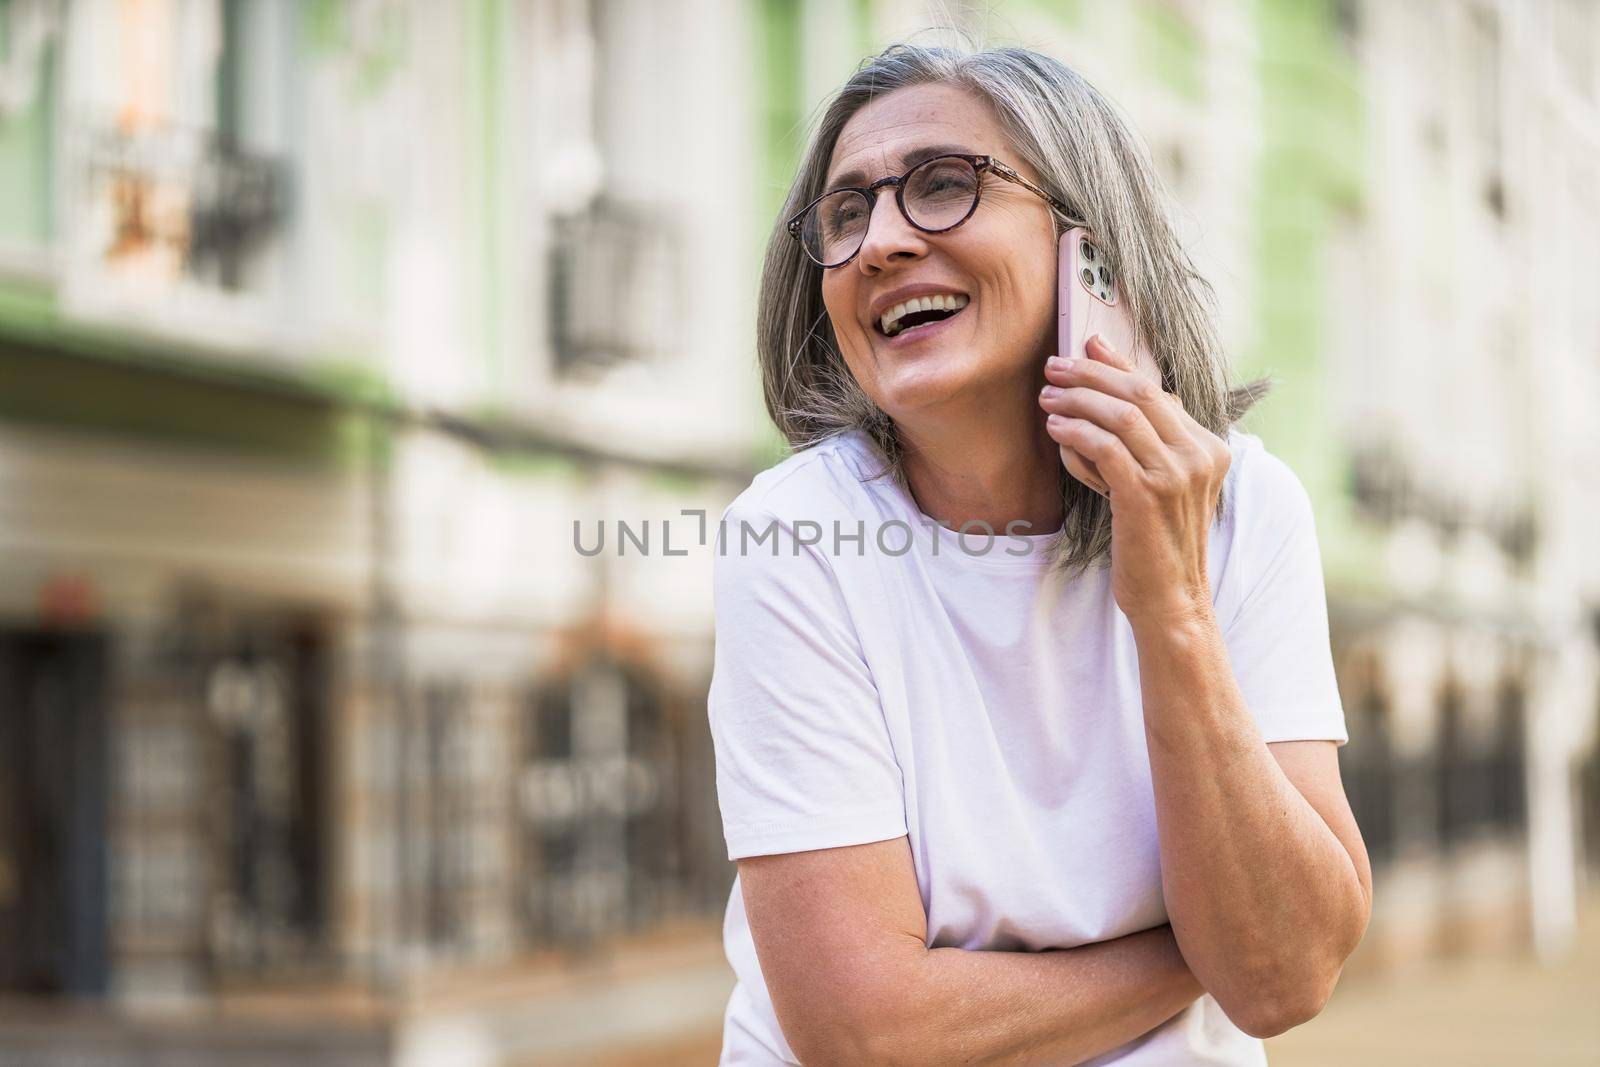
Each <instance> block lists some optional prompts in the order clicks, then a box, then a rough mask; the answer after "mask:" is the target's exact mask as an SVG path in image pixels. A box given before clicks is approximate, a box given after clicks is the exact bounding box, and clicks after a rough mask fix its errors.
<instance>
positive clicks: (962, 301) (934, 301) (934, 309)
mask: <svg viewBox="0 0 1600 1067" xmlns="http://www.w3.org/2000/svg"><path fill="white" fill-rule="evenodd" d="M970 302H971V301H970V299H969V298H968V297H966V296H964V295H962V294H960V293H940V294H938V295H935V296H922V297H913V298H912V299H910V300H907V301H905V302H903V303H900V304H897V305H895V306H894V307H892V308H890V309H889V310H888V311H886V312H884V313H883V315H881V316H880V317H879V318H878V321H877V322H875V323H874V324H873V325H874V327H876V329H877V331H878V332H879V333H881V334H883V335H884V336H885V337H898V336H899V335H901V334H903V333H909V332H911V331H912V330H915V329H917V328H919V327H922V326H930V325H932V324H933V323H935V322H943V321H944V320H945V319H948V318H951V317H952V316H955V315H958V314H960V313H961V310H962V309H963V308H965V307H966V306H967V304H968V303H970Z"/></svg>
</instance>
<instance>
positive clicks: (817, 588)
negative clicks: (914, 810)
mask: <svg viewBox="0 0 1600 1067" xmlns="http://www.w3.org/2000/svg"><path fill="white" fill-rule="evenodd" d="M741 524H744V528H745V529H748V530H749V533H748V534H746V533H744V532H743V529H742V528H741ZM769 528H770V529H771V531H772V533H771V534H770V535H769V536H767V537H766V538H765V540H761V541H758V540H757V538H758V537H759V536H761V535H763V534H766V533H767V531H768V530H769ZM720 531H721V532H720V534H719V538H718V541H717V547H716V555H715V557H714V560H713V598H714V600H713V602H714V610H715V615H716V651H715V656H714V662H713V667H712V677H711V689H710V694H709V697H708V701H707V712H708V715H709V718H710V722H711V738H712V743H713V746H714V749H715V754H716V770H717V802H718V804H719V806H720V807H721V809H722V826H723V834H724V836H725V837H726V839H727V845H728V858H729V859H740V858H741V857H744V856H759V855H768V854H772V853H778V852H803V851H807V850H809V849H818V848H834V847H838V846H841V845H857V844H865V843H867V842H869V841H885V840H889V839H892V838H895V837H899V836H901V835H902V834H904V833H905V832H906V821H905V794H904V787H903V784H902V779H901V774H900V765H899V763H898V762H896V760H895V756H894V751H893V747H892V745H891V742H890V739H889V731H888V727H887V725H886V723H885V720H884V715H883V709H882V706H881V704H880V702H879V699H878V691H877V688H876V686H875V685H874V684H873V679H872V672H871V670H870V669H869V668H868V666H867V663H866V660H865V657H864V655H863V653H862V648H861V644H860V641H859V640H858V638H857V635H856V631H855V627H854V624H853V623H852V621H851V619H850V616H849V613H848V610H847V608H846V606H845V602H844V598H843V595H842V594H841V592H840V590H839V586H838V580H837V578H836V576H835V574H834V572H833V568H832V567H831V566H830V565H829V564H828V562H827V560H826V559H825V558H824V557H823V556H822V555H821V554H820V553H819V552H817V551H816V550H815V549H814V548H812V547H810V546H808V545H804V544H800V543H798V542H797V541H796V538H795V535H794V531H793V530H792V528H791V527H790V526H789V525H788V524H787V523H785V522H781V521H779V520H777V519H776V518H774V517H772V516H770V515H766V514H763V513H760V512H758V511H753V510H744V509H742V508H741V507H740V506H739V505H737V504H735V505H734V506H731V507H730V508H729V509H728V510H727V511H726V512H725V513H724V515H723V522H722V526H721V528H720Z"/></svg>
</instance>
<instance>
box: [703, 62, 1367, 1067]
mask: <svg viewBox="0 0 1600 1067" xmlns="http://www.w3.org/2000/svg"><path fill="white" fill-rule="evenodd" d="M963 159H964V160H965V162H963ZM918 164H922V165H923V166H922V167H921V169H917V170H913V168H916V167H917V165H918ZM963 167H966V168H968V169H963ZM930 172H934V174H935V177H934V178H930V177H929V175H930ZM896 176H903V179H904V180H903V181H891V180H890V179H892V178H895V177H896ZM847 188H854V189H860V190H862V191H861V192H857V193H843V192H839V190H843V189H847ZM963 197H966V198H967V200H966V201H965V202H961V201H962V198H963ZM952 203H953V204H954V206H953V207H952ZM823 212H826V214H823ZM957 215H960V216H961V217H960V219H959V220H957V221H955V222H954V223H952V222H951V220H952V219H955V218H956V216H957ZM784 218H785V220H788V223H789V224H788V225H785V226H783V227H780V228H779V229H778V230H777V232H775V234H774V236H773V240H772V243H771V245H770V246H769V249H768V253H767V260H766V265H765V270H764V274H763V278H762V291H761V301H760V316H759V319H760V335H761V336H760V346H761V354H762V366H763V373H764V376H765V383H766V399H767V405H768V409H769V411H770V412H771V414H772V416H773V418H774V419H775V420H776V421H777V424H778V426H779V427H780V429H781V430H782V431H783V433H784V434H785V435H786V437H787V438H788V439H789V441H790V442H791V443H792V444H793V445H794V446H795V447H796V449H797V451H796V453H795V454H794V455H792V456H791V457H790V458H788V459H787V460H785V461H784V462H782V463H780V464H778V465H777V466H776V467H774V468H772V469H771V470H768V471H765V472H763V473H762V474H760V475H758V476H757V477H756V478H755V480H754V481H753V483H752V484H751V486H750V487H749V488H748V489H747V490H746V491H745V492H743V493H741V494H740V495H739V497H738V498H737V499H736V500H735V501H734V502H733V503H732V504H731V505H730V506H729V508H728V510H727V512H726V513H725V514H724V516H723V526H722V528H721V537H720V538H719V542H718V554H717V556H716V558H715V571H716V575H715V600H716V626H717V635H716V636H717V645H716V661H715V668H714V674H713V680H712V686H711V693H710V701H709V712H710V718H711V727H712V733H713V739H714V741H715V745H716V756H717V789H718V797H719V802H720V804H721V807H722V815H723V823H724V830H725V834H726V837H727V842H728V852H729V857H730V858H731V859H734V860H737V861H738V877H737V878H736V880H735V883H734V886H733V892H732V894H731V896H730V898H729V901H728V909H727V916H726V920H725V924H724V936H725V941H726V948H727V952H728V957H729V961H730V962H731V964H732V965H733V967H734V970H735V972H736V974H737V976H738V984H737V986H736V988H735V990H734V993H733V996H732V998H731V999H730V1002H729V1005H728V1010H727V1016H726V1020H725V1034H724V1045H723V1051H722V1061H721V1062H722V1063H724V1064H780V1063H795V1062H804V1063H809V1064H829V1065H833V1064H901V1063H904V1064H943V1063H986V1064H1001V1063H1004V1064H1013V1063H1015V1064H1021V1063H1038V1064H1065V1063H1079V1062H1085V1061H1089V1062H1094V1063H1112V1062H1115V1063H1119V1064H1185V1063H1221V1064H1247V1063H1255V1064H1259V1063H1263V1062H1265V1055H1264V1051H1263V1046H1262V1043H1261V1040H1260V1039H1261V1038H1262V1037H1266V1036H1270V1035H1273V1034H1276V1033H1279V1032H1281V1031H1283V1030H1286V1029H1288V1028H1289V1027H1292V1026H1295V1025H1297V1024H1299V1023H1301V1022H1303V1021H1305V1020H1306V1019H1309V1018H1311V1017H1312V1016H1314V1015H1315V1014H1316V1013H1317V1012H1318V1011H1319V1010H1320V1009H1321V1007H1322V1005H1323V1004H1324V1002H1325V1001H1326V999H1327V997H1328V995H1329V993H1330V991H1331V990H1332V988H1333V985H1334V982H1335V981H1336V979H1337V977H1338V975H1339V972H1340V968H1341V967H1342V965H1343V963H1344V960H1345V958H1346V957H1347V956H1348V955H1349V953H1350V952H1351V950H1352V949H1353V948H1354V947H1355V945H1356V944H1357V942H1358V941H1359V940H1360V938H1361V935H1362V933H1363V931H1364V930H1365V928H1366V923H1367V918H1368V915H1369V913H1370V907H1371V889H1370V880H1371V876H1370V871H1369V867H1368V863H1367V858H1366V854H1365V850H1364V848H1363V846H1362V844H1361V839H1360V835H1359V833H1358V832H1357V830H1356V827H1355V823H1354V820H1353V819H1352V817H1351V814H1350V810H1349V806H1348V804H1347V802H1346V800H1345V797H1344V792H1343V788H1342V786H1341V784H1340V780H1339V770H1338V761H1337V752H1336V750H1337V746H1338V745H1339V744H1340V743H1342V742H1344V741H1345V740H1347V736H1346V733H1345V729H1344V720H1343V712H1342V709H1341V706H1340V703H1339V694H1338V690H1337V688H1336V686H1335V682H1334V674H1333V666H1332V659H1331V654H1330V650H1329V646H1328V630H1327V625H1328V624H1327V608H1326V602H1325V599H1324V588H1323V582H1322V576H1321V564H1320V557H1319V550H1318V545H1317V541H1316V533H1315V528H1314V525H1313V522H1312V514H1311V506H1310V502H1309V499H1308V497H1307V495H1306V493H1305V491H1304V489H1303V488H1302V487H1301V485H1300V483H1299V481H1298V480H1297V479H1296V477H1295V475H1294V474H1293V472H1292V471H1291V470H1290V469H1289V468H1288V467H1287V466H1286V465H1284V464H1283V463H1282V462H1281V461H1280V460H1278V459H1277V458H1275V457H1274V456H1272V455H1271V454H1270V453H1268V452H1267V451H1266V450H1265V449H1264V448H1263V447H1262V444H1261V442H1260V440H1259V439H1258V438H1256V437H1254V436H1253V435H1249V434H1244V433H1241V432H1239V431H1237V430H1235V429H1233V428H1232V423H1233V421H1234V420H1235V419H1237V418H1238V417H1239V416H1240V415H1241V414H1242V413H1243V411H1244V409H1245V408H1246V407H1248V405H1249V403H1250V401H1251V400H1252V399H1253V397H1254V396H1255V395H1256V393H1257V390H1256V386H1254V385H1252V386H1249V387H1243V388H1239V389H1233V390H1230V389H1229V387H1228V385H1227V372H1226V365H1225V363H1224V361H1223V357H1222V354H1221V352H1220V351H1219V350H1218V346H1217V343H1216V341H1215V338H1214V333H1213V329H1212V326H1211V322H1210V318H1209V313H1208V303H1207V300H1206V299H1205V297H1206V293H1207V290H1206V289H1205V286H1204V283H1203V282H1202V281H1201V280H1200V279H1199V278H1198V277H1197V275H1196V274H1195V272H1194V269H1193V267H1192V266H1191V264H1190V261H1189V259H1188V258H1187V256H1186V255H1185V253H1184V252H1183V251H1182V250H1181V249H1180V248H1179V246H1178V244H1177V242H1176V240H1175V238H1174V235H1173V232H1172V230H1171V228H1170V227H1169V225H1168V223H1167V222H1166V220H1165V218H1164V216H1163V213H1162V208H1161V201H1160V194H1159V186H1158V183H1157V180H1156V178H1155V177H1154V175H1153V172H1152V169H1151V166H1150V163H1149V161H1148V158H1147V156H1146V155H1145V154H1144V153H1143V151H1142V150H1140V149H1139V148H1138V147H1137V144H1136V142H1135V140H1134V138H1133V137H1132V135H1131V134H1130V133H1129V131H1128V130H1127V129H1126V128H1125V126H1124V125H1123V123H1122V122H1121V121H1120V119H1119V118H1118V117H1117V116H1116V114H1115V113H1114V111H1113V110H1112V108H1111V107H1110V106H1109V105H1108V104H1107V103H1106V101H1105V100H1104V99H1103V98H1102V97H1101V96H1100V95H1099V94H1098V93H1097V92H1096V91H1095V90H1094V89H1093V88H1092V87H1090V86H1089V85H1087V84H1086V83H1085V82H1084V81H1083V80H1082V79H1081V78H1080V77H1078V76H1077V75H1076V74H1074V73H1073V72H1072V71H1070V70H1068V69H1067V68H1065V67H1063V66H1062V65H1061V64H1059V63H1057V62H1056V61H1054V60H1052V59H1049V58H1047V57H1044V56H1041V55H1038V54H1035V53H1032V52H1028V51H1025V50H1021V49H1001V50H991V51H981V52H975V53H974V52H956V51H949V50H944V49H929V48H920V47H908V46H896V47H894V48H891V49H889V50H888V51H886V52H884V53H883V54H881V55H879V56H877V57H874V58H873V59H871V60H869V61H868V62H867V63H865V64H864V65H863V66H862V68H861V69H860V70H859V71H858V72H857V73H856V74H855V76H854V77H852V78H851V79H850V81H849V83H848V84H847V85H845V87H844V88H843V89H842V90H841V91H840V92H839V94H838V95H837V96H836V97H835V98H834V99H833V100H832V102H831V103H830V104H829V106H828V108H827V109H826V112H825V114H824V118H823V120H822V123H821V126H820V128H819V130H818V132H817V134H816V137H815V139H814V141H813V143H812V144H811V146H810V147H809V149H808V151H807V153H806V156H805V159H804V162H803V163H802V166H801V170H800V174H799V176H798V177H797V179H796V181H795V184H794V187H793V189H791V191H790V194H789V199H788V204H787V208H786V210H785V212H784ZM1075 225H1085V226H1087V227H1088V229H1089V230H1090V231H1091V232H1092V233H1093V234H1094V235H1096V237H1097V238H1098V239H1099V242H1100V244H1101V245H1102V247H1103V248H1104V249H1105V250H1106V253H1107V254H1108V256H1109V257H1110V258H1111V259H1112V261H1113V265H1114V266H1115V267H1116V269H1117V270H1118V272H1119V277H1120V283H1121V287H1122V288H1121V292H1122V298H1123V299H1124V300H1125V301H1127V303H1128V305H1129V306H1130V308H1131V310H1132V312H1133V314H1134V318H1135V321H1136V323H1137V325H1138V329H1139V332H1140V336H1141V338H1142V340H1143V341H1144V348H1146V349H1148V352H1149V353H1150V355H1149V356H1148V357H1147V359H1146V361H1145V362H1143V363H1136V362H1135V361H1133V360H1132V359H1130V358H1129V356H1128V354H1127V353H1122V352H1116V351H1112V350H1111V349H1110V348H1109V346H1107V345H1105V344H1104V343H1102V342H1100V341H1098V340H1096V341H1095V342H1093V343H1091V345H1090V346H1089V356H1090V358H1089V359H1087V360H1078V361H1076V365H1072V366H1068V365H1066V364H1062V363H1060V361H1057V360H1050V359H1049V357H1051V355H1052V353H1053V351H1054V347H1055V344H1054V341H1055V329H1056V322H1055V306H1056V247H1057V246H1056V242H1057V238H1058V236H1059V235H1060V234H1061V233H1063V232H1064V231H1065V230H1066V229H1067V228H1068V227H1070V226H1075ZM913 297H914V298H917V299H918V300H919V301H920V300H922V299H923V298H926V300H927V303H926V304H924V303H920V302H918V303H911V304H909V305H908V304H907V301H908V300H910V299H911V298H913ZM908 308H909V309H910V310H908ZM1047 360H1049V362H1048V363H1047ZM1091 486H1092V488H1091ZM1024 524H1025V525H1024ZM985 528H987V529H988V530H991V531H993V532H994V533H995V534H996V537H995V538H993V539H992V540H990V539H987V538H986V536H985V535H984V534H983V533H982V532H981V531H982V530H984V529H985ZM1002 530H1004V531H1007V535H1002V534H1000V531H1002ZM963 531H964V532H965V533H966V535H967V536H965V537H962V536H960V534H961V533H962V532H963ZM1039 531H1047V532H1045V533H1040V532H1039ZM1008 535H1009V536H1008ZM986 545H987V546H988V548H989V550H988V551H985V546H986Z"/></svg>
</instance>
